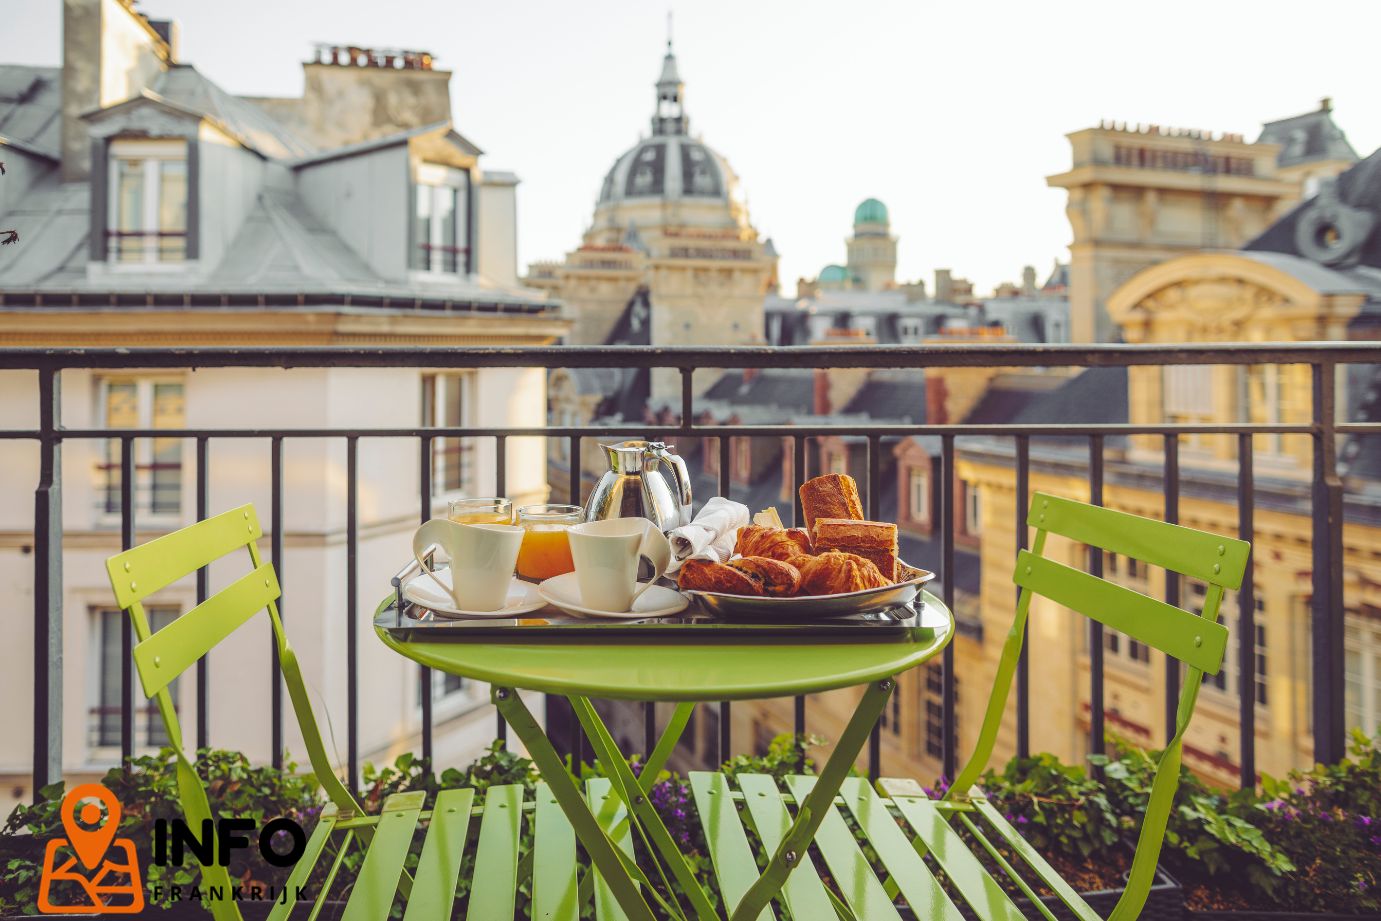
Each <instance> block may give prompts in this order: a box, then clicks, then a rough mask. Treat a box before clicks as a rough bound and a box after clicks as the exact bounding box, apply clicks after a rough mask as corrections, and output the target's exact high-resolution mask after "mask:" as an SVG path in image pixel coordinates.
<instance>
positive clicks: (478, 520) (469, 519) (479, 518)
mask: <svg viewBox="0 0 1381 921" xmlns="http://www.w3.org/2000/svg"><path fill="white" fill-rule="evenodd" d="M450 518H451V520H452V521H454V522H455V523H456V524H512V523H513V516H512V515H508V514H501V513H499V512H459V513H457V514H454V515H451V516H450Z"/></svg>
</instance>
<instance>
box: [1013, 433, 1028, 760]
mask: <svg viewBox="0 0 1381 921" xmlns="http://www.w3.org/2000/svg"><path fill="white" fill-rule="evenodd" d="M1016 451H1017V509H1016V516H1017V522H1016V536H1017V552H1018V553H1020V552H1021V551H1022V550H1025V549H1026V543H1027V528H1026V507H1027V506H1028V505H1030V504H1031V495H1030V494H1031V437H1030V436H1029V435H1018V436H1017V443H1016ZM1016 594H1017V597H1020V596H1021V589H1020V588H1018V589H1017V590H1016ZM1021 630H1022V633H1021V655H1020V656H1018V657H1017V757H1018V758H1026V757H1028V756H1030V754H1031V662H1030V650H1029V649H1027V648H1026V647H1027V646H1028V645H1029V644H1030V637H1031V631H1030V629H1029V626H1028V625H1027V624H1022V626H1021Z"/></svg>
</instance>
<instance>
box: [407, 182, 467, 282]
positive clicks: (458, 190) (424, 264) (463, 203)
mask: <svg viewBox="0 0 1381 921" xmlns="http://www.w3.org/2000/svg"><path fill="white" fill-rule="evenodd" d="M424 190H425V191H424ZM442 190H448V191H449V192H450V194H451V197H452V198H451V215H450V217H451V222H452V224H453V227H452V230H453V240H454V242H453V243H446V242H444V241H445V234H444V229H445V227H444V225H445V218H444V217H443V216H442V215H441V213H440V210H439V209H438V208H437V199H438V193H439V192H441V191H442ZM423 194H426V195H427V196H428V211H429V213H428V215H427V218H426V219H427V238H426V239H425V240H422V239H416V238H415V237H416V236H417V230H418V224H419V223H420V222H421V220H422V216H421V214H420V211H421V208H420V205H421V198H422V195H423ZM473 208H474V184H473V183H472V182H471V179H470V171H469V170H465V169H461V168H459V167H455V166H446V165H444V164H441V163H419V164H417V169H416V175H415V180H414V184H413V197H412V202H411V220H412V230H411V232H410V233H411V234H412V236H413V237H414V239H413V240H412V246H413V251H412V252H411V253H409V254H408V265H409V267H410V268H411V269H412V270H413V271H415V272H418V273H420V274H421V275H423V276H425V277H432V278H435V277H442V278H446V277H451V276H456V275H470V274H472V273H473V272H474V260H473V255H474V254H473V247H474V241H473V240H472V239H471V238H470V230H471V223H472V222H471V220H470V217H471V212H472V209H473ZM447 256H451V257H453V258H454V265H453V266H451V267H449V268H448V267H447V265H446V257H447Z"/></svg>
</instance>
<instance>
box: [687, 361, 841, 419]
mask: <svg viewBox="0 0 1381 921" xmlns="http://www.w3.org/2000/svg"><path fill="white" fill-rule="evenodd" d="M703 399H704V400H705V401H707V402H723V403H726V404H728V405H731V406H736V407H737V406H742V407H750V406H761V407H769V408H773V409H781V410H786V411H788V412H791V413H794V414H799V413H809V412H811V411H812V410H814V408H815V372H814V371H813V370H810V369H795V368H765V369H763V370H761V371H759V372H758V373H757V374H755V375H753V376H752V378H751V379H749V380H747V381H745V380H744V376H743V372H742V371H730V372H729V373H727V374H725V375H724V376H723V377H721V378H720V379H719V380H718V381H716V382H715V383H714V385H713V386H711V387H710V389H709V390H707V391H705V394H704V397H703Z"/></svg>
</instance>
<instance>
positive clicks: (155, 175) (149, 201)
mask: <svg viewBox="0 0 1381 921" xmlns="http://www.w3.org/2000/svg"><path fill="white" fill-rule="evenodd" d="M191 143H193V142H191V141H188V140H187V139H186V138H138V139H132V138H115V139H112V140H111V141H110V144H109V146H108V148H107V150H106V164H105V169H106V214H105V227H104V228H103V229H102V232H104V233H105V236H106V247H105V262H106V265H107V266H108V267H110V268H111V269H114V270H116V271H139V272H147V271H180V270H181V269H182V268H183V267H184V266H186V265H187V263H188V262H189V261H190V260H189V259H188V256H187V252H188V243H189V241H190V234H191V223H190V220H189V218H190V217H191V213H192V209H191V200H192V196H193V195H194V194H196V190H195V189H193V188H192V172H191V164H190V163H189V157H188V146H189V144H191ZM129 160H142V161H143V184H144V187H143V192H142V193H141V196H140V197H141V201H140V205H141V208H140V212H141V213H140V223H141V225H142V227H143V228H144V229H142V230H138V231H122V230H120V229H119V226H118V225H119V217H120V166H121V163H122V162H124V161H129ZM164 163H181V164H182V175H183V191H184V201H183V207H182V230H180V231H178V230H166V231H165V230H162V229H161V227H160V225H161V223H162V221H161V217H160V211H161V207H160V206H161V204H162V193H163V184H162V173H163V164H164ZM150 228H152V229H150ZM127 236H128V237H131V238H138V239H139V240H140V241H141V243H140V245H141V246H142V247H143V254H142V258H140V259H121V258H120V255H119V252H120V249H121V247H120V246H119V245H118V244H116V245H112V244H113V243H114V242H115V241H118V240H120V239H122V238H125V237H127ZM165 237H171V238H174V239H181V240H182V247H181V251H180V252H179V253H177V254H176V255H174V256H172V257H170V258H164V257H163V256H164V254H163V247H162V240H163V238H165Z"/></svg>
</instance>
